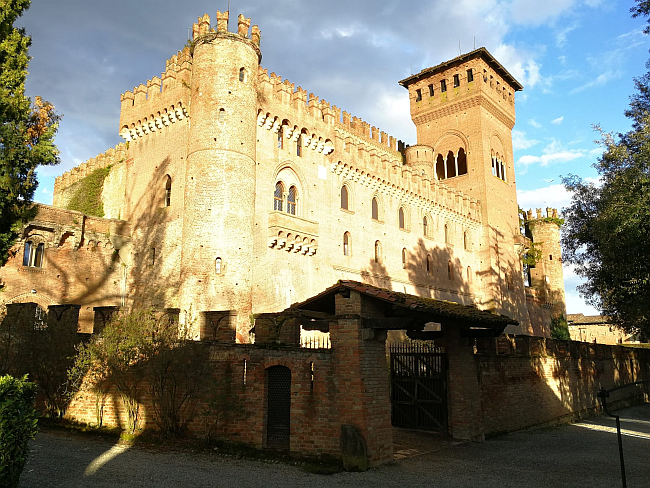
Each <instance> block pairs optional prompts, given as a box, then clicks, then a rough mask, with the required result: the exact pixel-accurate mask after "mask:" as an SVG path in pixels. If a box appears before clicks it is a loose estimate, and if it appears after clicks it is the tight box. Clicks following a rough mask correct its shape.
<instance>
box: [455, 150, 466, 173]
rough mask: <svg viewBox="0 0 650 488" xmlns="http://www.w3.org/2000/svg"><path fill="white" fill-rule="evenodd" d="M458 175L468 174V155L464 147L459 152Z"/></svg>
mask: <svg viewBox="0 0 650 488" xmlns="http://www.w3.org/2000/svg"><path fill="white" fill-rule="evenodd" d="M457 160H458V175H459V176H460V175H465V174H467V155H466V154H465V149H463V148H462V147H461V148H460V149H459V150H458V158H457Z"/></svg>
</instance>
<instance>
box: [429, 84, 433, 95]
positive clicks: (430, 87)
mask: <svg viewBox="0 0 650 488" xmlns="http://www.w3.org/2000/svg"><path fill="white" fill-rule="evenodd" d="M429 96H430V97H432V96H433V85H429Z"/></svg>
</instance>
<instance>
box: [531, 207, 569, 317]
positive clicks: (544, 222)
mask: <svg viewBox="0 0 650 488" xmlns="http://www.w3.org/2000/svg"><path fill="white" fill-rule="evenodd" d="M527 217H528V218H527V219H526V226H527V228H528V230H529V231H530V236H531V240H532V241H533V243H534V244H535V245H536V246H537V247H538V249H539V251H540V256H539V259H538V261H537V263H536V264H535V267H534V268H531V270H530V281H531V283H530V285H531V287H533V288H536V289H538V290H540V292H542V295H543V297H544V299H545V301H546V303H547V304H549V305H551V311H552V315H558V314H563V315H566V298H565V295H564V273H563V271H562V248H561V246H560V225H561V223H562V220H561V219H560V218H559V217H558V213H557V209H554V208H550V207H548V208H546V216H543V214H542V209H541V208H538V209H537V211H536V215H535V217H533V213H532V211H530V210H529V211H528V215H527Z"/></svg>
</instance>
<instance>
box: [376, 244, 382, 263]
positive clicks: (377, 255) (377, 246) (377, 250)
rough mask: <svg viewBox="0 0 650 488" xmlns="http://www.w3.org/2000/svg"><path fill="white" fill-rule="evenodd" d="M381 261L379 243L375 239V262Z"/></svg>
mask: <svg viewBox="0 0 650 488" xmlns="http://www.w3.org/2000/svg"><path fill="white" fill-rule="evenodd" d="M379 261H381V243H380V242H379V241H375V263H378V262H379Z"/></svg>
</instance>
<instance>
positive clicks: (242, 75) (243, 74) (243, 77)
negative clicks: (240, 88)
mask: <svg viewBox="0 0 650 488" xmlns="http://www.w3.org/2000/svg"><path fill="white" fill-rule="evenodd" d="M239 81H240V82H242V83H246V68H240V69H239Z"/></svg>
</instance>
